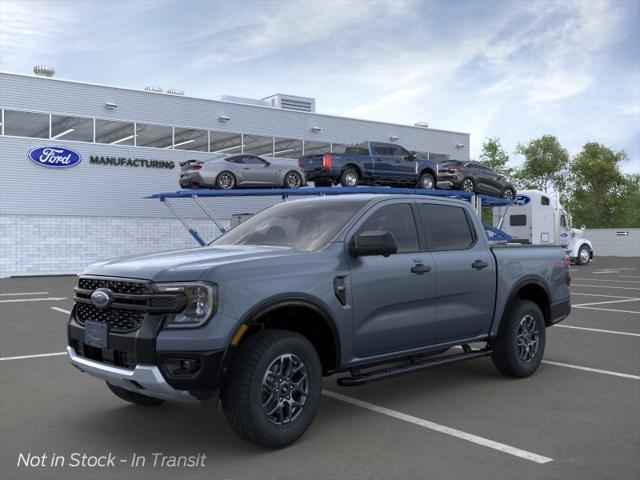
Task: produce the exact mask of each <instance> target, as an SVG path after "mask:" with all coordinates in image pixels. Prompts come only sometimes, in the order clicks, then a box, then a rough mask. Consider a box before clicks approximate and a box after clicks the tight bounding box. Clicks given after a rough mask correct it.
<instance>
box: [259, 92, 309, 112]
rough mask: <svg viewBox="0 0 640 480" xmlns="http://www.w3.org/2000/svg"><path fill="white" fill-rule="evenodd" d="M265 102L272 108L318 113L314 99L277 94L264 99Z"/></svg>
mask: <svg viewBox="0 0 640 480" xmlns="http://www.w3.org/2000/svg"><path fill="white" fill-rule="evenodd" d="M263 100H265V101H267V102H269V105H270V106H272V107H278V108H284V109H285V110H296V111H298V112H315V111H316V101H315V99H313V98H308V97H298V96H296V95H285V94H283V93H276V94H275V95H271V96H270V97H266V98H263Z"/></svg>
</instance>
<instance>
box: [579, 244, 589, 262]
mask: <svg viewBox="0 0 640 480" xmlns="http://www.w3.org/2000/svg"><path fill="white" fill-rule="evenodd" d="M589 260H591V251H590V250H589V247H587V246H586V245H582V246H581V247H580V248H579V249H578V256H577V257H576V263H577V264H578V265H586V264H587V263H589Z"/></svg>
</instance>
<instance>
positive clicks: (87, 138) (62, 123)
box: [51, 115, 93, 142]
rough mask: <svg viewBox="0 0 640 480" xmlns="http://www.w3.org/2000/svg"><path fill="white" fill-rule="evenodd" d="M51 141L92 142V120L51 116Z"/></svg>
mask: <svg viewBox="0 0 640 480" xmlns="http://www.w3.org/2000/svg"><path fill="white" fill-rule="evenodd" d="M51 139H52V140H58V139H60V140H73V141H76V142H93V119H92V118H80V117H67V116H63V115H51Z"/></svg>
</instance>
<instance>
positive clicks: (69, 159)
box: [28, 147, 82, 168]
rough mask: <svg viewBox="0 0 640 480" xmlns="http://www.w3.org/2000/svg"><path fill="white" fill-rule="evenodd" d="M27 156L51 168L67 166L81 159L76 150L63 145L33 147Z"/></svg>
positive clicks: (75, 163) (77, 162)
mask: <svg viewBox="0 0 640 480" xmlns="http://www.w3.org/2000/svg"><path fill="white" fill-rule="evenodd" d="M28 156H29V160H31V161H32V162H34V163H37V164H38V165H42V166H43V167H51V168H69V167H73V166H75V165H77V164H79V163H80V162H81V161H82V157H81V156H80V154H79V153H78V152H75V151H73V150H70V149H68V148H64V147H39V148H34V149H33V150H31V151H30V152H29V155H28Z"/></svg>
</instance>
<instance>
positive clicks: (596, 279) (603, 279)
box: [571, 277, 640, 283]
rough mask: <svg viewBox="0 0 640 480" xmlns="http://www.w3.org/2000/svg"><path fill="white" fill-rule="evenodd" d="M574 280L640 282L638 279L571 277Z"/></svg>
mask: <svg viewBox="0 0 640 480" xmlns="http://www.w3.org/2000/svg"><path fill="white" fill-rule="evenodd" d="M571 279H572V280H586V281H587V282H590V281H594V282H613V283H640V282H639V281H637V280H609V279H608V278H579V277H571Z"/></svg>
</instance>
